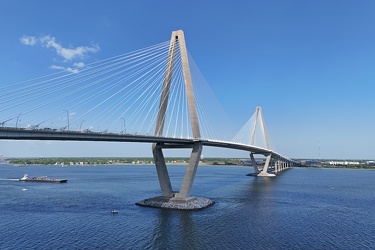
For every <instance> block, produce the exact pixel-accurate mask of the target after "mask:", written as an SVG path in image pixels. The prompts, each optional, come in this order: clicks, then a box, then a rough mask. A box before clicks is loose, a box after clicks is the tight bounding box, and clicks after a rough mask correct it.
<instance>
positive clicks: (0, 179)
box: [0, 178, 19, 181]
mask: <svg viewBox="0 0 375 250" xmlns="http://www.w3.org/2000/svg"><path fill="white" fill-rule="evenodd" d="M0 181H19V179H4V178H0Z"/></svg>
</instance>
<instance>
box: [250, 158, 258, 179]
mask: <svg viewBox="0 0 375 250" xmlns="http://www.w3.org/2000/svg"><path fill="white" fill-rule="evenodd" d="M250 159H251V164H252V165H253V168H254V172H255V173H256V174H259V173H260V171H259V168H258V165H257V162H256V160H255V158H254V154H253V153H250Z"/></svg>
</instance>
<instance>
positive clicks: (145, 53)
mask: <svg viewBox="0 0 375 250" xmlns="http://www.w3.org/2000/svg"><path fill="white" fill-rule="evenodd" d="M169 49H170V42H169V41H167V42H163V43H160V44H157V45H154V46H150V47H147V48H144V49H140V50H137V51H134V52H131V53H127V54H123V55H119V56H115V57H112V58H108V59H105V60H101V61H97V62H94V63H91V64H88V65H86V66H84V67H77V68H75V69H73V71H72V72H66V71H61V72H58V73H55V74H50V75H47V76H43V77H39V78H34V79H31V80H28V81H24V82H19V83H16V84H12V85H8V86H4V87H0V90H1V94H0V127H17V128H25V129H51V130H69V131H82V132H89V131H95V132H104V133H122V134H143V135H153V134H154V132H155V127H156V120H157V115H158V111H159V106H160V101H161V100H160V98H161V93H162V90H163V89H162V88H163V86H164V84H163V83H164V78H165V74H166V67H167V64H168V60H169V56H168V53H169ZM179 49H180V48H179V43H178V42H177V43H176V47H175V50H176V53H175V57H174V67H173V70H172V80H171V87H170V93H169V98H168V108H167V112H166V115H165V123H164V129H163V136H168V137H179V138H191V137H192V132H191V131H192V130H191V125H190V118H189V111H188V105H187V96H186V90H185V83H184V76H183V70H182V63H181V56H180V53H179ZM189 63H190V68H191V74H192V79H193V89H194V95H195V102H196V106H197V113H198V119H199V126H200V130H201V137H202V138H204V139H213V140H226V141H229V140H230V138H231V137H232V135H233V134H234V133H231V132H230V131H233V130H232V126H231V122H230V119H229V118H227V115H226V114H225V112H224V111H223V109H222V108H221V106H220V104H219V102H218V101H217V99H216V97H215V95H214V94H213V92H212V91H211V88H210V87H209V85H208V84H207V82H206V80H205V79H204V77H203V76H202V74H201V72H200V71H199V69H198V67H197V66H196V64H195V62H194V60H193V58H192V57H191V55H190V54H189ZM162 101H164V100H162Z"/></svg>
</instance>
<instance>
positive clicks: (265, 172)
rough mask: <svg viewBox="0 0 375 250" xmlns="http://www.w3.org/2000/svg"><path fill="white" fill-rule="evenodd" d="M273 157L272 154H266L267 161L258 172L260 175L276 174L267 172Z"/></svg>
mask: <svg viewBox="0 0 375 250" xmlns="http://www.w3.org/2000/svg"><path fill="white" fill-rule="evenodd" d="M271 157H272V154H269V155H267V156H266V162H265V163H264V167H263V169H262V171H261V172H260V173H259V174H258V176H275V175H274V174H269V173H268V172H267V171H268V167H269V165H270V161H271Z"/></svg>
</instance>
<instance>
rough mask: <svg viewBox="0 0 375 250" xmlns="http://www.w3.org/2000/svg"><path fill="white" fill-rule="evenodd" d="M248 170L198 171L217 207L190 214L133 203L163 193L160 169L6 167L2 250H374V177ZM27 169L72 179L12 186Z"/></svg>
mask: <svg viewBox="0 0 375 250" xmlns="http://www.w3.org/2000/svg"><path fill="white" fill-rule="evenodd" d="M169 171H170V174H171V178H172V185H173V187H174V189H176V190H177V189H178V188H179V186H180V184H181V181H182V178H183V174H184V171H185V168H184V167H182V166H171V167H169ZM249 172H251V168H248V167H233V166H227V167H213V166H202V167H200V168H199V169H198V172H197V177H196V180H195V183H194V186H193V191H192V195H194V196H202V197H207V198H211V199H213V200H214V201H216V204H215V205H214V206H212V207H210V208H207V209H204V210H200V211H194V212H188V211H175V210H162V209H155V208H145V207H139V206H136V205H134V203H135V202H137V201H140V200H142V199H145V198H150V197H154V196H158V195H160V189H159V184H158V181H157V176H156V171H155V168H154V167H152V166H95V167H75V166H68V167H61V166H27V167H15V166H10V165H0V249H375V208H374V205H375V202H374V198H375V171H371V170H346V169H340V170H337V169H304V168H295V169H290V170H287V171H285V172H284V173H282V174H280V175H279V176H278V177H276V178H256V177H248V176H245V175H246V174H247V173H249ZM25 173H28V174H29V175H30V176H45V175H46V176H49V177H56V178H66V179H68V183H66V184H53V183H24V182H20V181H15V180H10V179H17V178H20V177H22V176H23V174H25ZM23 188H27V190H26V191H23V190H22V189H23ZM112 209H117V210H119V213H118V214H116V215H112V214H111V210H112Z"/></svg>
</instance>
